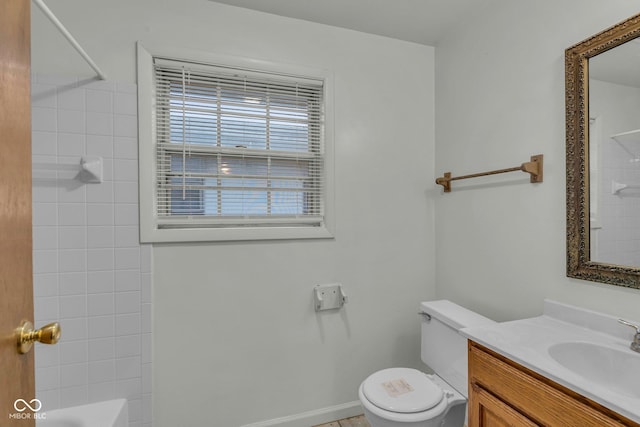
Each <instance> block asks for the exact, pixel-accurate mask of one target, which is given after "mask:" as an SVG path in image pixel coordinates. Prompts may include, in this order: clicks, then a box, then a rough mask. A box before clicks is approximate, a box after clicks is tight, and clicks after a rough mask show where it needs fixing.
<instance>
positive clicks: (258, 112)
mask: <svg viewBox="0 0 640 427" xmlns="http://www.w3.org/2000/svg"><path fill="white" fill-rule="evenodd" d="M153 70H154V71H153V72H154V77H155V109H154V110H155V115H154V118H155V126H156V129H155V133H156V138H155V145H156V149H155V153H156V177H155V183H156V188H155V191H156V197H155V201H156V203H155V209H156V215H157V227H158V228H192V227H238V226H252V227H265V226H320V225H322V222H323V215H324V212H323V211H324V209H323V205H324V203H323V197H324V194H323V192H324V185H323V167H324V158H323V155H324V147H323V138H322V132H323V82H322V80H314V79H307V78H296V77H290V76H280V75H275V74H271V73H257V72H254V71H246V70H239V69H231V68H225V67H214V66H209V65H203V64H194V63H188V62H178V61H173V60H169V59H162V58H154V59H153Z"/></svg>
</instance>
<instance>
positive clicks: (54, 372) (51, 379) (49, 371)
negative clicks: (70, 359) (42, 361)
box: [36, 366, 60, 390]
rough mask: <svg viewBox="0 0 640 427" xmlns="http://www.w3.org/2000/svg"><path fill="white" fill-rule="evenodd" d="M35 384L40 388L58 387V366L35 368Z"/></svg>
mask: <svg viewBox="0 0 640 427" xmlns="http://www.w3.org/2000/svg"><path fill="white" fill-rule="evenodd" d="M36 386H37V387H38V389H40V390H50V389H53V388H58V387H60V367H59V366H50V367H46V368H39V369H38V368H36Z"/></svg>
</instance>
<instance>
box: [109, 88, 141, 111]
mask: <svg viewBox="0 0 640 427" xmlns="http://www.w3.org/2000/svg"><path fill="white" fill-rule="evenodd" d="M114 112H115V113H116V114H128V115H136V114H137V113H138V97H137V95H136V94H135V93H116V94H115V98H114Z"/></svg>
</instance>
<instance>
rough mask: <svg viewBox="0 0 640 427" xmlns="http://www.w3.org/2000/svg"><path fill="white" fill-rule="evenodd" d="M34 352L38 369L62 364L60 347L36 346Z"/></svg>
mask: <svg viewBox="0 0 640 427" xmlns="http://www.w3.org/2000/svg"><path fill="white" fill-rule="evenodd" d="M60 344H62V343H60ZM33 351H34V353H35V362H36V368H45V367H48V366H57V365H59V364H60V345H36V346H35V347H34V349H33Z"/></svg>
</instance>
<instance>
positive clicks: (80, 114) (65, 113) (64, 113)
mask: <svg viewBox="0 0 640 427" xmlns="http://www.w3.org/2000/svg"><path fill="white" fill-rule="evenodd" d="M85 122H86V113H85V112H84V111H76V110H60V109H59V110H58V128H57V130H58V131H59V132H66V133H85V131H86V123H85Z"/></svg>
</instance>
